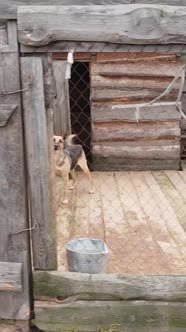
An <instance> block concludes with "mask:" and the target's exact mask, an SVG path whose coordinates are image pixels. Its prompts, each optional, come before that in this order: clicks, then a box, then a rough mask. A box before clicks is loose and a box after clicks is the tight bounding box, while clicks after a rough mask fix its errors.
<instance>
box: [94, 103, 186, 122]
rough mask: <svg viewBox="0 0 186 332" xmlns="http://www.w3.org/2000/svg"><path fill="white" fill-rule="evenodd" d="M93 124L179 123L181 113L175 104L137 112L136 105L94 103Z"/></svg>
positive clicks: (141, 109)
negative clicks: (117, 122)
mask: <svg viewBox="0 0 186 332" xmlns="http://www.w3.org/2000/svg"><path fill="white" fill-rule="evenodd" d="M91 112H92V120H93V122H105V121H107V122H109V121H110V122H113V121H126V122H127V121H128V122H137V121H140V122H141V121H142V122H143V121H144V122H145V121H147V122H148V121H173V120H177V121H179V120H180V119H181V115H180V113H179V112H178V111H177V109H176V107H175V103H168V102H164V103H161V104H159V105H158V104H153V105H149V106H143V107H141V106H140V108H139V112H137V110H136V107H135V104H133V105H123V104H118V105H117V104H110V103H109V104H107V103H103V104H99V103H94V102H93V103H92V107H91Z"/></svg>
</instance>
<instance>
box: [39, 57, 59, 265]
mask: <svg viewBox="0 0 186 332" xmlns="http://www.w3.org/2000/svg"><path fill="white" fill-rule="evenodd" d="M42 60H43V75H44V76H43V83H44V93H45V107H46V126H47V137H48V162H49V195H50V204H51V210H52V219H51V220H52V234H51V236H52V238H53V239H52V241H53V243H56V229H55V226H56V183H55V182H56V174H55V165H56V163H55V158H54V142H53V135H54V128H53V122H54V121H53V114H54V110H55V103H56V94H57V91H56V82H55V78H54V73H53V62H52V59H51V56H50V55H45V56H43V58H42ZM53 258H54V261H55V260H56V257H55V256H54V257H53Z"/></svg>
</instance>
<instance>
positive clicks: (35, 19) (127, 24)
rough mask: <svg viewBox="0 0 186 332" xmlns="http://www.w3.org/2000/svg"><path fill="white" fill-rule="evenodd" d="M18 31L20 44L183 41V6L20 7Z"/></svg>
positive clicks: (185, 24) (185, 13)
mask: <svg viewBox="0 0 186 332" xmlns="http://www.w3.org/2000/svg"><path fill="white" fill-rule="evenodd" d="M18 31H19V40H20V43H21V44H24V45H30V46H42V45H47V44H49V43H51V42H54V41H59V40H61V41H62V40H69V41H70V40H71V41H88V42H90V41H92V42H108V43H116V44H124V43H125V44H172V43H185V42H186V6H183V7H181V6H176V7H173V6H165V5H148V4H147V5H144V4H132V5H118V6H114V5H110V6H104V5H102V6H101V5H99V6H98V5H97V6H96V5H95V6H90V7H89V6H29V7H26V6H20V7H18Z"/></svg>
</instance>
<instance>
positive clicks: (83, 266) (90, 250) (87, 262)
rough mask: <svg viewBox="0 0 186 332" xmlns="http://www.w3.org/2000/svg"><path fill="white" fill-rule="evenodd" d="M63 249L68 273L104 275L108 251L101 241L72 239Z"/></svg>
mask: <svg viewBox="0 0 186 332" xmlns="http://www.w3.org/2000/svg"><path fill="white" fill-rule="evenodd" d="M65 248H66V250H67V261H68V269H69V271H70V272H81V273H106V271H107V265H108V253H109V251H108V248H107V246H106V244H105V243H104V242H103V241H102V240H96V239H87V238H79V239H74V240H72V241H70V242H68V243H66V245H65Z"/></svg>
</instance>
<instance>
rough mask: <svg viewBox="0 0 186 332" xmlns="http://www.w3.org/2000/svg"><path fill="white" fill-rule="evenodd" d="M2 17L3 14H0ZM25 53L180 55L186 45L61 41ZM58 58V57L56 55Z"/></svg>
mask: <svg viewBox="0 0 186 332" xmlns="http://www.w3.org/2000/svg"><path fill="white" fill-rule="evenodd" d="M0 15H1V14H0ZM20 49H21V52H23V53H33V52H34V53H41V52H60V53H61V52H67V53H68V52H69V50H74V52H91V53H92V54H90V56H92V57H95V52H108V53H110V52H115V53H117V52H125V53H129V52H131V53H133V52H140V53H142V52H143V53H145V52H149V53H150V52H152V53H154V52H156V53H167V54H172V53H174V54H178V55H180V54H181V53H185V52H186V45H184V44H167V45H165V44H164V45H163V44H162V45H152V44H149V45H127V44H114V43H100V42H97V43H96V42H95V43H94V42H78V43H77V42H75V41H61V42H60V41H59V42H54V43H51V44H49V45H46V46H41V47H37V48H36V47H33V46H25V45H21V46H20ZM60 53H58V59H59V60H60V59H61V55H60ZM56 58H57V55H56Z"/></svg>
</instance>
